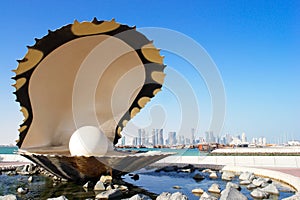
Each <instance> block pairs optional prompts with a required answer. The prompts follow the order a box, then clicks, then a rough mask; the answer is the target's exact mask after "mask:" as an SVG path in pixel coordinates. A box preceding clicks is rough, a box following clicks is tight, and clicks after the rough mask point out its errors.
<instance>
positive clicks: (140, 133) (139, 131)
mask: <svg viewBox="0 0 300 200" xmlns="http://www.w3.org/2000/svg"><path fill="white" fill-rule="evenodd" d="M141 144H142V129H138V137H137V145H141Z"/></svg>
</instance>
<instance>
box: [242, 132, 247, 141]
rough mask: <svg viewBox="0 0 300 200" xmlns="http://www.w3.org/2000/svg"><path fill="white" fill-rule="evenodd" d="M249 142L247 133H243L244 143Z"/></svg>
mask: <svg viewBox="0 0 300 200" xmlns="http://www.w3.org/2000/svg"><path fill="white" fill-rule="evenodd" d="M246 142H247V137H246V133H244V132H243V133H242V143H246Z"/></svg>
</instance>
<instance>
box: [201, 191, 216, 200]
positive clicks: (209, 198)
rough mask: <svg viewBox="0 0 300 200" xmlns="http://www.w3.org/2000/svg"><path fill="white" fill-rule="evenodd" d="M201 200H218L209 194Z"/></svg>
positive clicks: (204, 195)
mask: <svg viewBox="0 0 300 200" xmlns="http://www.w3.org/2000/svg"><path fill="white" fill-rule="evenodd" d="M199 200H217V197H214V196H211V195H209V194H208V193H206V192H204V193H203V194H202V195H201V197H200V199H199Z"/></svg>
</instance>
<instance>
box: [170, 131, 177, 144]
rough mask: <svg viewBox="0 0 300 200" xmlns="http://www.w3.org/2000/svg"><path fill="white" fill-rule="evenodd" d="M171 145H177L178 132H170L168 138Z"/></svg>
mask: <svg viewBox="0 0 300 200" xmlns="http://www.w3.org/2000/svg"><path fill="white" fill-rule="evenodd" d="M168 141H169V144H170V145H176V144H177V139H176V132H169V138H168Z"/></svg>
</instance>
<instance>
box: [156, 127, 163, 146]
mask: <svg viewBox="0 0 300 200" xmlns="http://www.w3.org/2000/svg"><path fill="white" fill-rule="evenodd" d="M157 138H158V142H157V144H158V145H164V130H163V129H159V132H158V137H157Z"/></svg>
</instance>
